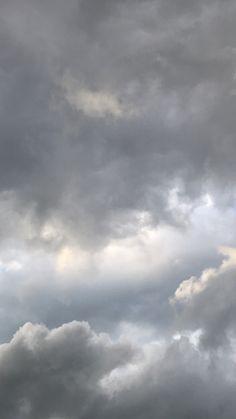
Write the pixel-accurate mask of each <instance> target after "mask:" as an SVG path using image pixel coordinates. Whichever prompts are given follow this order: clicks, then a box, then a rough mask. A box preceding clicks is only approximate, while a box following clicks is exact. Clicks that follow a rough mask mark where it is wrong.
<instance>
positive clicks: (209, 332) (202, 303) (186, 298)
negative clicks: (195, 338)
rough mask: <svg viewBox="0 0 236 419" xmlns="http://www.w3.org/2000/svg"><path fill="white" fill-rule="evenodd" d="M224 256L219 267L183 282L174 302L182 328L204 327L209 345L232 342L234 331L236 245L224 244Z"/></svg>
mask: <svg viewBox="0 0 236 419" xmlns="http://www.w3.org/2000/svg"><path fill="white" fill-rule="evenodd" d="M220 252H221V253H222V254H223V256H224V259H223V261H222V263H221V265H220V266H219V267H218V268H211V269H207V270H205V271H203V273H202V274H201V276H200V277H199V278H198V277H192V278H190V279H188V280H186V281H183V282H182V283H181V284H180V286H179V287H178V289H177V290H176V292H175V296H174V298H173V299H172V300H171V302H172V303H173V304H174V305H176V308H177V313H178V315H179V324H180V327H181V328H184V327H187V328H190V329H197V328H200V329H201V330H202V332H203V336H202V341H203V343H204V344H206V345H209V346H219V345H224V344H227V343H228V339H229V337H230V336H231V335H232V333H233V334H234V332H235V327H234V317H235V302H234V296H235V291H236V290H235V286H236V284H235V268H236V257H235V255H236V250H235V248H229V247H221V249H220Z"/></svg>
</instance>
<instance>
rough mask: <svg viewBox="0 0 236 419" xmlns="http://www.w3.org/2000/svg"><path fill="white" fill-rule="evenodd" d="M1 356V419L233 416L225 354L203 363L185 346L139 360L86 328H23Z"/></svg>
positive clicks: (138, 353)
mask: <svg viewBox="0 0 236 419" xmlns="http://www.w3.org/2000/svg"><path fill="white" fill-rule="evenodd" d="M147 349H148V348H146V350H147ZM0 353H1V360H0V370H1V379H0V388H1V407H0V412H1V416H2V417H4V418H5V419H9V418H13V417H16V416H17V417H19V418H21V417H22V418H29V419H31V418H43V419H48V418H54V417H59V418H71V419H73V418H80V417H83V418H87V417H91V415H92V416H94V417H96V418H99V417H105V418H106V417H107V418H108V417H110V416H111V415H112V416H113V417H120V415H121V414H122V415H123V416H129V417H131V418H132V417H137V416H138V417H139V418H143V417H148V418H154V417H156V416H157V415H159V416H161V417H163V418H169V417H171V416H172V415H173V414H175V416H176V417H177V418H180V417H186V418H187V417H189V416H191V417H199V415H202V416H207V417H209V418H217V419H218V418H221V417H224V418H227V419H228V418H233V415H234V411H235V398H234V392H235V381H234V380H233V381H232V379H231V376H232V374H233V371H234V368H233V362H232V360H231V358H230V354H229V355H228V358H227V360H226V359H225V358H223V359H222V356H221V355H216V356H214V355H211V356H210V358H208V357H204V355H201V354H200V353H199V351H198V350H197V349H196V348H195V347H194V346H193V345H192V344H191V343H190V342H189V341H188V340H187V339H186V338H182V339H180V340H179V341H176V342H172V343H168V344H164V345H163V346H162V347H161V346H160V345H158V344H153V346H152V344H150V346H149V349H148V351H146V353H145V351H144V352H143V349H142V348H140V349H134V348H132V346H130V345H129V344H128V343H122V342H120V343H113V342H112V341H111V340H110V339H109V338H108V337H107V336H105V335H95V334H94V333H93V332H92V331H91V329H90V328H89V326H88V325H87V324H85V323H78V322H73V323H70V324H66V325H63V326H62V327H60V328H58V329H54V330H51V331H49V330H48V329H46V328H45V327H44V326H42V325H32V324H30V323H28V324H26V325H25V326H24V327H23V328H21V329H20V330H19V331H18V332H17V333H16V335H15V336H14V337H13V339H12V340H11V342H10V343H8V344H4V345H1V346H0ZM230 368H231V369H230Z"/></svg>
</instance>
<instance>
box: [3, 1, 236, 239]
mask: <svg viewBox="0 0 236 419" xmlns="http://www.w3.org/2000/svg"><path fill="white" fill-rule="evenodd" d="M185 3H186V2H178V3H175V4H174V3H173V2H172V1H171V2H170V1H169V2H167V3H164V2H151V1H143V2H142V1H131V2H129V3H127V2H123V1H120V2H106V1H101V2H99V3H96V5H95V4H94V2H83V1H82V2H79V1H78V2H77V1H74V0H73V1H72V0H70V1H69V2H67V5H66V6H65V4H64V3H63V2H57V3H55V2H54V1H50V2H47V3H46V2H40V3H39V2H37V1H33V2H28V1H26V0H21V1H20V2H17V3H16V2H15V1H11V2H8V3H5V2H2V3H1V10H2V12H1V45H0V49H1V56H2V60H1V72H0V89H1V103H2V105H1V109H0V120H1V144H0V148H1V150H2V151H1V164H0V167H1V185H0V187H1V190H2V191H11V192H12V193H13V194H15V195H16V197H17V199H18V200H19V204H18V205H19V208H23V209H24V210H26V209H28V208H29V207H30V208H32V211H34V213H35V214H36V220H35V222H37V220H38V221H40V222H45V220H51V218H52V217H55V216H57V217H58V218H59V219H60V220H61V222H62V224H64V225H65V226H66V228H67V229H68V230H69V232H70V233H69V234H73V233H74V236H76V238H77V240H78V238H79V239H80V241H82V242H84V243H89V244H90V245H91V244H92V242H93V243H96V242H97V240H99V241H101V240H106V239H107V238H108V237H110V236H114V235H119V234H126V233H127V231H128V230H129V226H130V224H132V223H133V224H135V223H134V221H133V217H134V212H136V213H138V212H140V211H148V212H149V213H150V215H151V218H152V219H153V220H154V222H155V223H156V222H158V221H163V220H164V221H166V220H167V221H168V222H173V221H176V220H175V214H174V212H171V211H170V210H169V209H168V205H167V202H168V201H167V200H168V194H169V190H170V189H171V188H173V187H175V186H176V185H178V186H179V187H180V189H181V190H182V193H183V194H186V195H187V196H189V197H190V198H191V199H196V198H199V196H200V195H201V194H202V193H203V192H204V191H206V190H209V189H212V188H213V190H214V192H215V193H217V190H218V191H219V188H220V189H221V188H222V186H223V189H224V191H225V193H226V195H227V191H228V193H229V194H230V193H233V192H234V188H233V179H234V175H235V173H234V159H233V157H232V156H234V153H235V141H234V131H235V126H234V113H235V112H234V108H235V100H234V98H235V95H234V84H235V82H234V72H235V70H234V68H235V50H234V38H235V36H234V34H235V32H234V25H233V17H234V16H235V7H234V3H233V2H230V1H228V2H224V3H220V2H217V1H209V2H201V3H199V5H198V6H193V5H191V6H189V5H188V6H187V5H186V4H185ZM68 84H69V87H68ZM71 86H72V87H71ZM68 88H69V93H68ZM71 89H72V90H71ZM225 186H226V188H225ZM117 220H118V221H117ZM133 228H135V225H134V227H133Z"/></svg>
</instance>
